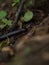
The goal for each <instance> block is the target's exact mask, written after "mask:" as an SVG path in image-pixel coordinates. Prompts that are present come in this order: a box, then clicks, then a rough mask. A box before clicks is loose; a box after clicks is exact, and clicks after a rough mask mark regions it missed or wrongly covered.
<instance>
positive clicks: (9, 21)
mask: <svg viewBox="0 0 49 65" xmlns="http://www.w3.org/2000/svg"><path fill="white" fill-rule="evenodd" d="M2 21H3V23H5V24H6V25H8V26H11V25H12V20H7V19H2Z"/></svg>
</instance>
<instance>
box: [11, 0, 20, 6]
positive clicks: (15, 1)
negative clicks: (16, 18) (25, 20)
mask: <svg viewBox="0 0 49 65" xmlns="http://www.w3.org/2000/svg"><path fill="white" fill-rule="evenodd" d="M19 2H20V0H13V3H12V6H15V5H16V4H17V3H19Z"/></svg>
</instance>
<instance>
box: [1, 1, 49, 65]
mask: <svg viewBox="0 0 49 65" xmlns="http://www.w3.org/2000/svg"><path fill="white" fill-rule="evenodd" d="M19 5H20V3H19ZM19 5H17V7H16V6H12V0H6V1H5V2H0V11H1V10H5V11H6V12H7V13H8V14H7V16H6V18H7V19H9V20H12V21H14V20H15V14H16V13H17V8H18V7H19ZM28 9H29V10H31V11H32V12H33V13H34V16H33V18H32V19H31V20H30V21H29V22H24V23H23V24H21V23H20V24H19V25H20V27H21V28H27V29H28V30H27V31H25V32H23V33H19V34H18V35H17V34H16V35H14V36H12V37H11V38H8V39H7V40H8V44H9V45H11V44H12V45H13V47H14V48H15V50H16V52H15V54H14V57H12V58H11V59H10V58H9V59H10V60H9V61H7V62H6V63H5V65H49V44H47V43H49V41H48V40H49V5H48V4H47V5H46V4H45V5H43V6H40V7H29V8H28ZM21 13H22V14H21V16H22V15H23V14H24V8H23V10H22V11H21ZM20 27H19V28H20ZM16 30H18V27H16ZM10 31H11V26H10V27H8V28H6V27H5V28H4V29H0V36H2V35H4V34H7V33H8V32H10ZM36 37H37V38H36ZM7 40H6V42H7ZM2 42H3V43H4V41H2ZM46 44H47V45H46Z"/></svg>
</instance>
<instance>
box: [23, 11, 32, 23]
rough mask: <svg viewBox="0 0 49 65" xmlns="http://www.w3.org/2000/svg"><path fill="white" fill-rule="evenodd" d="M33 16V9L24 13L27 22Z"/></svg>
mask: <svg viewBox="0 0 49 65" xmlns="http://www.w3.org/2000/svg"><path fill="white" fill-rule="evenodd" d="M32 18H33V12H32V11H27V12H26V13H25V14H24V21H25V22H28V21H30V20H31V19H32Z"/></svg>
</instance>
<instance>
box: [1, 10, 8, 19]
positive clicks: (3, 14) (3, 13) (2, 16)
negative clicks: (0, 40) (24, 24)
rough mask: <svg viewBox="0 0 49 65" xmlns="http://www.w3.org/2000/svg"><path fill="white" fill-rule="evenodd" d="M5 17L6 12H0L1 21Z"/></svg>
mask: <svg viewBox="0 0 49 65" xmlns="http://www.w3.org/2000/svg"><path fill="white" fill-rule="evenodd" d="M6 16H7V12H6V11H3V10H2V11H0V19H3V18H4V17H6Z"/></svg>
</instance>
